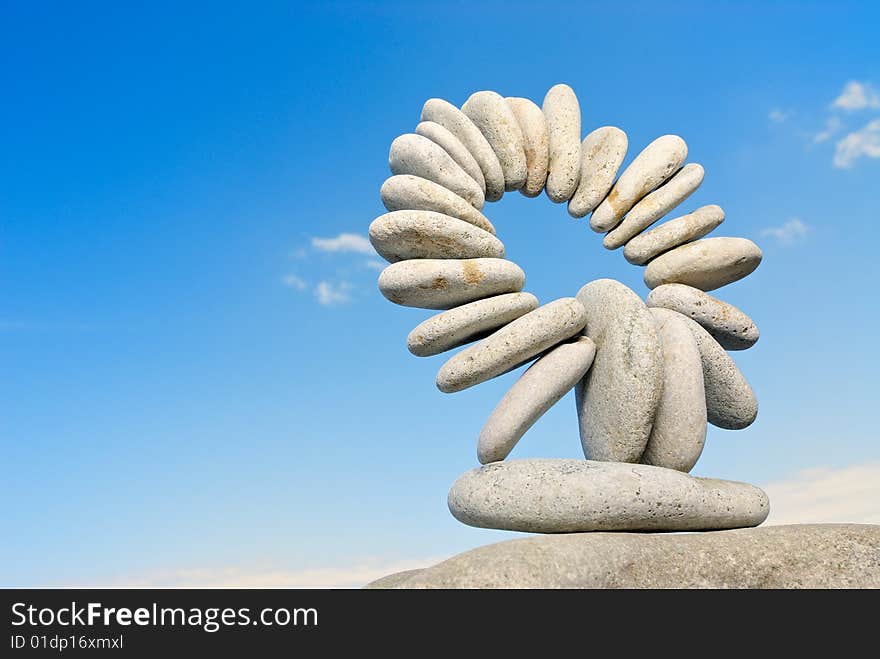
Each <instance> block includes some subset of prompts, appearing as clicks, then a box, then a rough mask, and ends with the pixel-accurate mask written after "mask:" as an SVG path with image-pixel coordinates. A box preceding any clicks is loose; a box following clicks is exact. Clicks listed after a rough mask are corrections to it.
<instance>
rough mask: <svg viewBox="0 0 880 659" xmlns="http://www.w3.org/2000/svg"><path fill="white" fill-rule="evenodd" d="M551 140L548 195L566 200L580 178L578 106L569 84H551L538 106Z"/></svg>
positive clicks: (579, 113)
mask: <svg viewBox="0 0 880 659" xmlns="http://www.w3.org/2000/svg"><path fill="white" fill-rule="evenodd" d="M541 109H542V111H543V112H544V117H545V118H546V120H547V133H548V136H549V139H550V172H549V174H548V176H547V186H546V190H547V196H548V197H549V198H550V200H551V201H553V202H555V203H557V204H558V203H561V202H563V201H568V200H569V199H571V196H572V195H573V194H574V192H575V190H577V186H578V182H579V181H580V178H581V106H580V104H579V103H578V99H577V96H576V95H575V93H574V90H573V89H572V88H571V87H569V86H568V85H562V84H559V85H553V86H552V87H551V88H550V90H549V91H548V92H547V95H546V96H544V104H543V105H542V106H541Z"/></svg>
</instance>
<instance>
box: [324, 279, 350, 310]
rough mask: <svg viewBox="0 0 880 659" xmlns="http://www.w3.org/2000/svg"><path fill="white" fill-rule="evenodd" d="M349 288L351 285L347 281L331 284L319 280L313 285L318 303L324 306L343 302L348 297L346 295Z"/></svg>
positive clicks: (347, 299) (346, 300)
mask: <svg viewBox="0 0 880 659" xmlns="http://www.w3.org/2000/svg"><path fill="white" fill-rule="evenodd" d="M350 289H351V285H350V284H349V283H348V282H341V283H339V284H331V283H330V282H329V281H320V282H318V285H317V286H315V297H316V298H317V299H318V304H322V305H324V306H325V307H329V306H332V305H334V304H343V303H345V302H348V301H349V299H350V298H349V295H348V292H349V290H350Z"/></svg>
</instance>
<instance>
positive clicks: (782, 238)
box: [761, 217, 810, 246]
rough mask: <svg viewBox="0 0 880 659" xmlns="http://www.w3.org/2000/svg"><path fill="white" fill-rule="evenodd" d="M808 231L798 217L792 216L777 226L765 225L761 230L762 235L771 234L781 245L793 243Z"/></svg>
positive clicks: (807, 227)
mask: <svg viewBox="0 0 880 659" xmlns="http://www.w3.org/2000/svg"><path fill="white" fill-rule="evenodd" d="M809 232H810V227H809V226H807V225H806V224H805V223H804V222H803V221H802V220H801V219H800V218H797V217H793V218H791V219H790V220H788V222H785V223H784V224H781V225H780V226H778V227H767V228H766V229H764V230H763V231H761V235H762V236H771V237H773V238H776V240H778V241H779V242H780V243H782V244H783V245H786V246H788V245H793V244H794V243H795V242H796V241H797V240H798V239H800V238H803V237H804V236H806V235H807V234H808V233H809Z"/></svg>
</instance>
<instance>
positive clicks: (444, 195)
mask: <svg viewBox="0 0 880 659" xmlns="http://www.w3.org/2000/svg"><path fill="white" fill-rule="evenodd" d="M379 194H380V195H381V197H382V203H383V204H384V205H385V208H387V209H388V210H389V211H402V210H420V211H436V212H438V213H443V214H444V215H449V216H450V217H456V218H458V219H459V220H464V221H465V222H469V223H471V224H473V225H474V226H475V227H479V228H481V229H483V230H484V231H488V232H489V233H491V234H492V235H493V236H494V235H495V227H493V226H492V223H491V222H490V221H489V220H488V219H487V218H486V216H485V215H483V214H482V213H481V212H480V211H478V210H477V209H476V208H474V207H473V206H471V205H470V204H469V203H468V202H466V201H465V200H464V199H462V198H461V197H459V196H458V195H457V194H455V193H454V192H452V191H451V190H447V189H446V188H444V187H443V186H442V185H440V184H438V183H434V181H429V180H428V179H426V178H421V177H419V176H412V175H410V174H403V175H400V176H392V177H390V178H388V179H386V180H385V182H384V183H383V184H382V189H381V190H380V192H379Z"/></svg>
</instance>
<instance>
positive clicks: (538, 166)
mask: <svg viewBox="0 0 880 659" xmlns="http://www.w3.org/2000/svg"><path fill="white" fill-rule="evenodd" d="M504 100H506V101H507V104H508V105H509V106H510V109H511V110H513V114H514V116H516V120H517V121H518V122H519V127H520V129H521V130H522V134H523V147H524V150H525V154H526V182H525V185H523V186H522V187H521V188H520V189H519V191H520V192H521V193H522V194H523V195H525V196H526V197H537V196H538V195H539V194H541V191H542V190H543V189H544V184H545V183H546V182H547V169H548V167H549V162H550V138H549V136H548V134H547V121H546V120H545V119H544V113H543V112H541V108H539V107H538V106H537V105H535V104H534V103H533V102H532V101H530V100H529V99H527V98H517V97H512V98H511V97H508V98H506V99H504Z"/></svg>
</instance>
